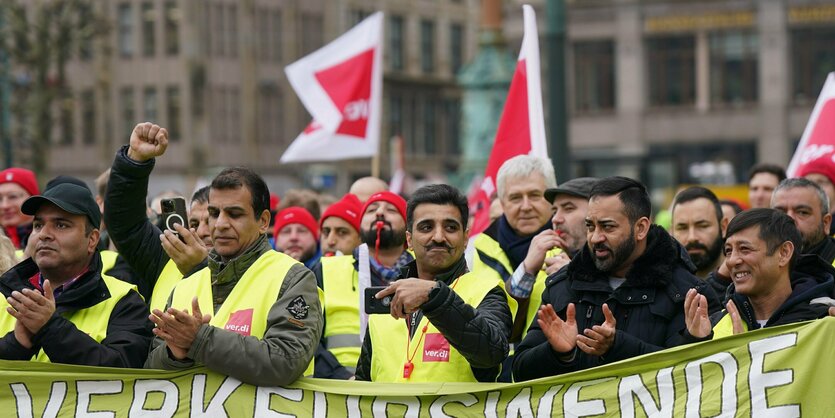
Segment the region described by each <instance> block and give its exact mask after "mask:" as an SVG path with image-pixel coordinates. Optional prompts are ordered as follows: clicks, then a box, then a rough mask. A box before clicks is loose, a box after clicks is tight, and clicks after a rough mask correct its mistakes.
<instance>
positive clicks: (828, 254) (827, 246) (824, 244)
mask: <svg viewBox="0 0 835 418" xmlns="http://www.w3.org/2000/svg"><path fill="white" fill-rule="evenodd" d="M803 254H815V255H817V256H818V257H820V258H822V259H823V261H825V262H827V264H830V265H832V262H833V261H835V238H832V237H831V236H826V237H824V238H823V239H822V240H821V242H819V243H817V244H815V245H813V246H812V248H804V249H803Z"/></svg>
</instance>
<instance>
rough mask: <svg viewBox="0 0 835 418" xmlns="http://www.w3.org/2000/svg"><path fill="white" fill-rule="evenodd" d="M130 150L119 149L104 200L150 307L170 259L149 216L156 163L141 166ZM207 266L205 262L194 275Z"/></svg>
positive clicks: (112, 230) (114, 236)
mask: <svg viewBox="0 0 835 418" xmlns="http://www.w3.org/2000/svg"><path fill="white" fill-rule="evenodd" d="M127 149H128V146H127V145H126V146H123V147H122V148H121V149H119V151H118V152H117V153H116V158H115V159H114V160H113V166H112V167H111V170H110V179H109V180H108V182H107V193H106V194H105V199H104V222H105V224H106V225H107V231H108V234H109V235H110V239H111V240H112V241H113V244H115V245H116V248H117V249H118V250H119V255H120V256H122V257H124V259H125V260H126V261H127V263H128V264H129V265H130V267H131V268H133V269H134V270H135V271H136V273H137V274H136V281H135V282H131V283H133V284H135V285H137V287H138V288H139V289H140V293H142V296H143V297H144V298H145V300H146V301H147V302H148V303H150V301H151V292H153V289H154V284H155V283H156V281H157V279H158V278H159V275H160V273H162V269H163V268H165V264H166V263H168V260H169V259H170V257H169V256H168V254H166V252H165V250H163V249H162V243H161V242H160V240H159V235H160V234H161V233H162V231H160V229H159V228H157V226H156V225H154V224H153V223H151V221H149V220H148V216H147V214H146V205H145V199H146V197H147V195H148V178H149V176H150V175H151V171H152V170H153V169H154V162H155V160H153V159H151V160H149V161H145V162H142V163H138V162H136V161H133V160H131V159H130V158H128V156H127ZM206 265H207V264H206V261H203V262H202V263H201V264H200V265H198V266H197V267H196V268H195V269H194V271H197V270H199V269H201V268H203V267H206Z"/></svg>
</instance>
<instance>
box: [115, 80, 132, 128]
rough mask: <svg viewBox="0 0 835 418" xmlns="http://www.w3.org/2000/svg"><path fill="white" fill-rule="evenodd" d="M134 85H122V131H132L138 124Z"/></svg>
mask: <svg viewBox="0 0 835 418" xmlns="http://www.w3.org/2000/svg"><path fill="white" fill-rule="evenodd" d="M134 99H135V97H134V94H133V87H122V90H121V91H120V92H119V103H120V106H121V109H122V112H121V113H122V132H131V131H132V130H133V127H134V126H135V125H136V103H135V101H134Z"/></svg>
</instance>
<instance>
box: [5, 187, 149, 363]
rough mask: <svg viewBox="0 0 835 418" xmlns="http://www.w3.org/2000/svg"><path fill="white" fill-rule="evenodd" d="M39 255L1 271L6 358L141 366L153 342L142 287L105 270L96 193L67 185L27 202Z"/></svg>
mask: <svg viewBox="0 0 835 418" xmlns="http://www.w3.org/2000/svg"><path fill="white" fill-rule="evenodd" d="M21 210H22V212H23V213H25V214H27V215H32V216H34V222H33V224H32V225H33V228H32V234H31V236H30V241H34V244H33V253H32V257H31V258H29V259H26V260H24V261H23V262H21V263H20V264H18V265H17V266H15V267H14V268H12V269H11V270H9V271H8V272H6V273H5V274H3V275H2V276H0V292H2V293H3V295H4V296H5V297H6V299H4V300H3V302H0V303H2V304H5V305H6V306H4V307H5V308H6V309H5V313H0V331H5V333H6V334H5V336H4V337H2V338H1V339H0V358H2V359H6V360H36V361H51V362H54V363H67V364H81V365H89V366H107V367H132V368H137V367H142V364H143V363H144V361H145V357H147V354H148V348H149V346H150V342H151V323H150V321H149V320H148V318H147V315H148V311H147V308H146V306H145V303H144V302H143V301H142V298H141V297H140V296H139V294H138V293H137V292H136V287H135V286H133V285H130V284H128V283H124V282H122V281H120V280H117V279H114V278H112V277H110V276H107V275H103V274H102V273H101V268H102V262H101V257H100V256H99V253H98V251H96V245H97V244H98V241H99V236H100V233H99V229H98V225H99V224H100V221H101V212H100V211H99V208H98V206H97V205H96V202H95V200H93V195H92V193H90V190H89V189H87V188H85V187H81V186H79V185H77V184H71V183H63V184H58V185H56V186H54V187H51V188H48V189H47V190H46V191H44V193H43V194H42V195H38V196H32V197H30V198H29V199H27V200H26V201H25V202H23V205H22V207H21Z"/></svg>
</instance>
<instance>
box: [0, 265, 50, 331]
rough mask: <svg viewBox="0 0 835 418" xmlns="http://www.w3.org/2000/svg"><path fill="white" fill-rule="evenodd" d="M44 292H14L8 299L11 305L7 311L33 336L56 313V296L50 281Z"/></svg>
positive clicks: (45, 284)
mask: <svg viewBox="0 0 835 418" xmlns="http://www.w3.org/2000/svg"><path fill="white" fill-rule="evenodd" d="M43 292H44V293H43V294H41V293H40V292H38V291H37V290H32V289H23V291H20V292H18V291H14V292H12V296H11V297H9V298H7V299H6V301H8V302H9V305H11V307H10V308H6V311H7V312H9V314H10V315H12V316H13V317H15V318H17V320H18V322H20V323H21V324H23V326H24V327H26V329H27V330H29V332H30V333H32V335H34V334H37V333H38V331H40V330H41V328H43V326H44V325H46V323H47V321H49V318H52V314H54V313H55V296H53V293H52V284H51V283H49V280H46V281H44V283H43ZM18 341H20V340H18Z"/></svg>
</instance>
